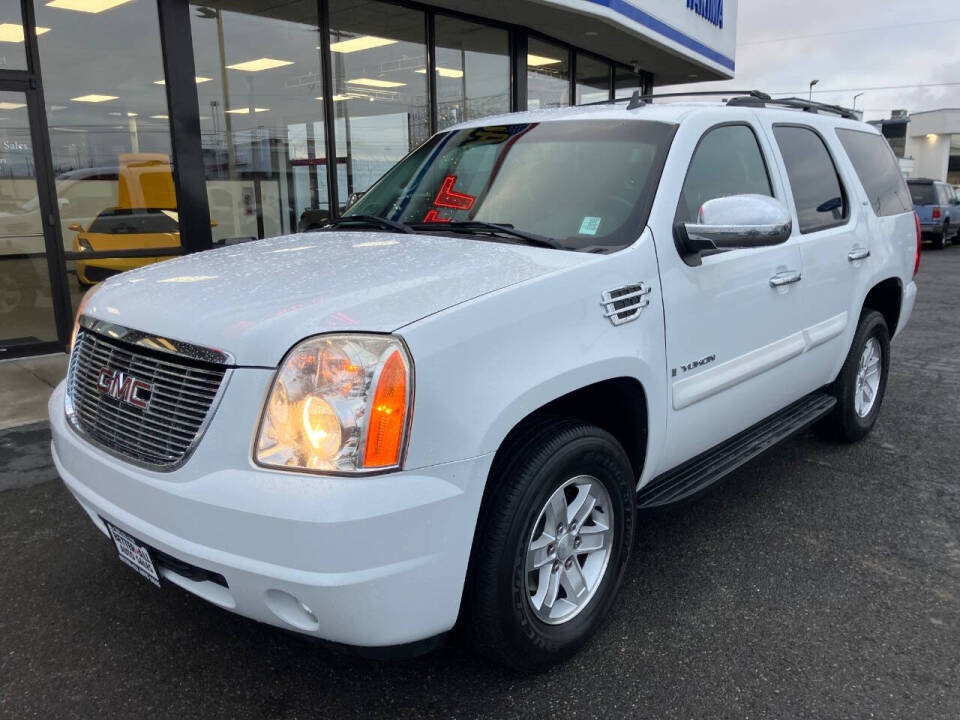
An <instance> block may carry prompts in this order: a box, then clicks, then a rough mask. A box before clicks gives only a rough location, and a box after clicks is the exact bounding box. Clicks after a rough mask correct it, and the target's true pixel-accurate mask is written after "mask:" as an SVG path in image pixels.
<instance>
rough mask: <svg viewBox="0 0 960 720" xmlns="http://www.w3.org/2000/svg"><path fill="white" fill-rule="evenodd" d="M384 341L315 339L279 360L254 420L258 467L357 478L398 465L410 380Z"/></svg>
mask: <svg viewBox="0 0 960 720" xmlns="http://www.w3.org/2000/svg"><path fill="white" fill-rule="evenodd" d="M411 376H412V368H411V365H410V359H409V357H408V355H407V351H406V348H405V347H404V345H403V343H402V342H401V341H400V340H399V339H398V338H396V337H392V336H390V335H360V334H344V335H319V336H317V337H313V338H310V339H308V340H304V341H303V342H301V343H300V344H298V345H295V346H294V347H293V349H292V350H291V351H290V352H288V353H287V356H286V357H285V358H284V359H283V362H282V363H281V364H280V369H279V370H278V371H277V376H276V378H274V381H273V386H272V387H271V389H270V395H269V396H268V398H267V403H266V405H265V406H264V409H263V415H262V417H261V418H260V429H259V431H258V433H257V441H256V448H255V457H256V461H257V463H258V464H260V465H264V466H266V467H276V468H285V469H291V470H292V469H296V470H315V471H321V472H322V471H327V472H364V471H370V470H384V469H390V468H395V467H399V466H400V462H401V459H402V457H401V456H402V453H403V445H404V441H405V440H406V433H407V426H408V425H409V420H410V400H411V398H412V396H413V383H412V381H413V378H412V377H411Z"/></svg>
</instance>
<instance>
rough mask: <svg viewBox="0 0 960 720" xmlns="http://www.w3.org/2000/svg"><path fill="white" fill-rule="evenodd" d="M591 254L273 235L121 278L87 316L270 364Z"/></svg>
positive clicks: (432, 239) (470, 242)
mask: <svg viewBox="0 0 960 720" xmlns="http://www.w3.org/2000/svg"><path fill="white" fill-rule="evenodd" d="M590 259H592V256H590V255H587V254H583V253H576V252H565V251H556V250H544V249H542V248H532V247H525V246H520V245H508V244H505V243H498V242H488V241H483V240H479V239H472V238H463V237H440V236H434V235H404V234H392V233H381V232H323V233H308V234H303V235H290V236H286V237H278V238H271V239H268V240H260V241H257V242H251V243H246V244H243V245H236V246H232V247H227V248H220V249H216V250H210V251H207V252H202V253H196V254H193V255H187V256H184V257H180V258H176V259H174V260H168V261H166V262H162V263H159V264H156V265H150V266H148V267H144V268H141V269H139V270H134V271H132V272H128V273H124V274H122V275H118V276H116V277H114V278H111V279H110V280H108V281H106V282H105V283H104V284H103V286H102V288H101V289H100V290H98V291H97V292H96V293H95V294H94V295H92V296H91V298H90V300H89V302H88V304H87V306H86V309H85V313H86V314H88V315H91V316H93V317H97V318H101V319H103V320H108V321H110V322H113V323H117V324H119V325H123V326H125V327H128V328H134V329H137V330H143V331H146V332H149V333H152V334H156V335H160V336H163V337H168V338H171V339H176V340H183V341H186V342H191V343H194V344H198V345H204V346H207V347H213V348H217V349H220V350H224V351H226V352H229V353H230V354H231V355H233V357H234V358H235V359H236V361H237V363H238V364H241V365H261V366H275V365H276V364H278V363H279V361H280V359H281V358H282V357H283V355H284V353H286V351H287V350H288V349H289V348H290V347H291V346H292V345H293V344H294V343H296V342H297V341H298V340H301V339H302V338H304V337H307V336H309V335H314V334H317V333H322V332H330V331H338V330H358V331H361V330H365V331H374V332H391V331H394V330H396V329H397V328H400V327H402V326H404V325H407V324H409V323H411V322H414V321H416V320H419V319H420V318H422V317H425V316H427V315H430V314H432V313H436V312H439V311H440V310H444V309H445V308H449V307H451V306H453V305H456V304H458V303H462V302H464V301H466V300H470V299H471V298H475V297H477V296H479V295H483V294H484V293H488V292H492V291H494V290H498V289H500V288H503V287H506V286H508V285H512V284H514V283H518V282H522V281H524V280H529V279H531V278H534V277H537V276H539V275H543V274H545V273H549V272H553V271H556V270H560V269H562V268H565V267H570V266H572V265H576V264H579V263H582V262H588V261H589V260H590Z"/></svg>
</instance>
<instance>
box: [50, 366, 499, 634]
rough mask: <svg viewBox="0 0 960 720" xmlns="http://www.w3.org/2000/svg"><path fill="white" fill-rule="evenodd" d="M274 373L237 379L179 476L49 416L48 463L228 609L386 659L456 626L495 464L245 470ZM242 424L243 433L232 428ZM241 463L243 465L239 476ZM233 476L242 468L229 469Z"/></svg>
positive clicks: (85, 503)
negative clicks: (358, 472)
mask: <svg viewBox="0 0 960 720" xmlns="http://www.w3.org/2000/svg"><path fill="white" fill-rule="evenodd" d="M270 377H272V372H269V371H264V370H257V369H238V370H235V371H234V373H233V377H232V378H231V380H230V388H229V391H228V392H227V393H226V394H225V395H224V398H223V401H222V402H221V405H220V407H219V409H218V411H217V413H216V414H215V415H214V418H213V420H212V421H211V423H210V426H209V427H208V428H207V431H206V434H205V435H204V438H203V440H202V441H201V442H200V444H199V446H198V447H197V450H196V452H195V453H194V454H193V456H191V458H190V459H189V460H188V461H187V462H186V463H185V464H184V465H183V466H182V467H181V468H179V469H178V470H176V471H175V472H171V473H160V472H153V471H150V470H144V469H142V468H138V467H136V466H134V465H132V464H129V463H126V462H124V461H122V460H119V459H117V458H115V457H112V456H111V455H109V454H107V453H105V452H103V451H101V450H99V449H97V448H95V447H93V446H91V445H90V444H89V443H87V442H86V441H84V440H83V439H82V438H81V437H80V436H79V435H78V434H77V433H76V432H75V431H74V430H73V429H72V428H71V427H69V425H68V423H67V420H66V417H65V415H64V385H63V383H61V385H60V386H59V387H58V388H57V389H56V390H55V391H54V393H53V395H52V396H51V399H50V403H49V410H50V421H51V429H52V434H53V442H52V448H53V458H54V462H55V463H56V466H57V470H58V471H59V473H60V476H61V477H62V478H63V481H64V483H65V484H66V486H67V488H68V489H69V490H70V492H71V493H72V494H73V495H74V497H75V498H76V499H77V500H78V501H79V503H80V505H81V506H82V507H83V508H84V510H86V511H87V513H88V514H89V515H90V518H91V520H93V522H94V524H95V525H96V526H97V527H98V528H99V529H100V530H101V532H104V533H106V532H107V529H106V527H105V525H104V522H103V521H104V520H107V521H108V522H110V523H112V524H114V525H116V526H117V527H119V528H121V529H123V530H125V531H127V532H128V533H130V534H131V535H133V536H134V537H136V538H137V539H139V540H140V541H142V542H144V543H146V544H148V545H150V546H151V547H152V548H154V549H156V550H159V551H160V552H161V553H164V554H166V555H169V556H171V557H172V558H174V559H175V560H177V561H180V562H182V563H188V564H189V565H192V566H194V567H195V568H199V569H201V570H203V571H207V572H208V573H215V574H219V575H221V576H222V577H223V579H224V580H225V581H226V587H224V586H223V585H222V584H219V583H217V582H215V581H213V580H205V579H202V578H201V579H196V577H197V576H196V575H195V574H194V575H193V577H189V576H190V575H191V573H189V572H187V573H183V572H177V571H176V570H175V569H174V568H173V567H172V566H170V565H162V566H161V567H160V568H158V569H159V572H160V575H161V576H162V577H163V578H165V579H166V580H168V581H170V582H172V583H175V584H177V585H179V586H181V587H183V588H184V589H186V590H188V591H189V592H192V593H194V594H195V595H198V596H200V597H202V598H204V599H206V600H208V601H210V602H212V603H214V604H216V605H219V606H220V607H223V608H226V609H228V610H231V611H233V612H236V613H238V614H240V615H244V616H246V617H249V618H252V619H254V620H259V621H261V622H264V623H268V624H271V625H276V626H278V627H284V628H287V629H291V630H296V631H299V632H301V633H305V634H308V635H312V636H315V637H317V638H320V639H323V640H328V641H332V642H336V643H342V644H346V645H353V646H361V647H385V646H394V645H402V644H406V643H412V642H416V641H418V640H422V639H425V638H430V637H433V636H435V635H438V634H440V633H443V632H445V631H447V630H449V629H450V628H452V627H453V625H454V623H455V621H456V618H457V614H458V612H459V607H460V596H461V592H462V589H463V581H464V577H465V574H466V569H467V563H468V560H469V557H470V548H471V545H472V542H473V531H474V525H475V523H476V516H477V511H478V509H479V506H480V498H481V495H482V492H483V485H484V483H485V481H486V476H487V472H488V471H489V467H490V463H491V461H492V455H485V456H482V457H478V458H473V459H470V460H464V461H460V462H453V463H448V464H443V465H436V466H432V467H426V468H420V469H417V470H408V471H404V472H398V473H390V474H385V475H379V476H368V477H360V478H349V477H331V476H316V475H306V474H300V473H284V472H274V471H269V470H265V469H262V468H258V467H256V466H254V465H253V464H252V462H250V460H249V452H250V437H251V434H252V432H253V428H254V424H255V420H256V417H255V414H253V415H251V413H250V412H249V411H250V410H251V408H253V409H256V408H258V407H259V401H260V398H262V397H263V393H264V391H265V388H266V385H267V383H268V382H269V378H270ZM237 418H242V427H240V426H238V425H237V420H236V419H237ZM237 450H241V451H242V452H243V455H242V457H243V458H244V459H245V462H243V463H238V462H236V461H235V460H234V462H233V463H231V462H230V461H229V458H234V459H235V458H236V457H237V456H236V452H237ZM231 465H236V467H233V466H231Z"/></svg>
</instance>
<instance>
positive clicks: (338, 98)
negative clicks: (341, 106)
mask: <svg viewBox="0 0 960 720" xmlns="http://www.w3.org/2000/svg"><path fill="white" fill-rule="evenodd" d="M365 97H367V96H366V95H364V94H363V93H352V92H348V93H337V94H336V95H334V96H333V101H334V102H343V101H344V100H356V99H357V98H365ZM316 99H317V100H323V95H320V96H319V97H318V98H316Z"/></svg>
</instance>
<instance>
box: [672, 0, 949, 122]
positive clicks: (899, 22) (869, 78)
mask: <svg viewBox="0 0 960 720" xmlns="http://www.w3.org/2000/svg"><path fill="white" fill-rule="evenodd" d="M917 9H918V5H917V4H916V3H915V2H911V1H910V0H778V1H777V2H771V1H770V0H740V2H739V12H738V27H737V55H736V63H737V69H736V76H735V77H734V79H733V80H726V81H722V82H714V83H696V84H689V85H680V86H672V87H670V88H669V90H675V91H683V90H685V89H689V90H693V89H696V88H699V89H710V90H719V89H723V88H733V89H747V88H756V89H758V90H763V91H764V92H769V93H771V94H794V95H800V96H802V97H806V96H807V92H808V83H809V82H810V80H813V79H818V80H819V81H820V82H819V83H818V84H817V85H816V86H815V87H814V94H813V97H814V99H815V100H819V101H820V102H827V103H837V104H840V105H846V106H848V107H849V106H851V105H852V104H853V96H854V95H855V94H856V93H858V92H863V93H864V94H863V95H862V96H861V97H860V98H858V99H857V107H858V108H860V109H864V110H865V114H864V117H865V119H867V120H872V119H877V118H881V117H888V116H889V115H890V111H891V110H892V109H895V108H906V109H907V110H909V111H911V112H917V111H920V110H932V109H935V108H941V107H960V51H958V47H960V4H958V3H957V2H956V0H926V1H925V2H924V3H923V12H922V13H918V12H917ZM932 83H956V84H954V85H938V86H928V87H923V86H924V85H930V84H932ZM902 86H911V87H902ZM661 89H662V90H663V91H664V92H667V91H668V88H667V87H666V86H664V87H663V88H658V90H661Z"/></svg>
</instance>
